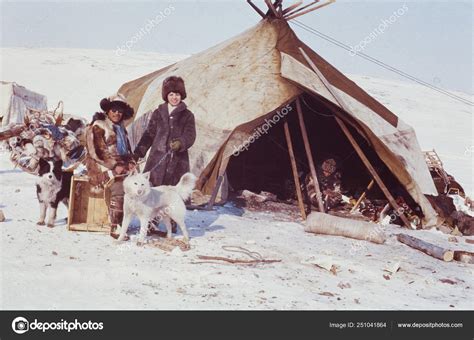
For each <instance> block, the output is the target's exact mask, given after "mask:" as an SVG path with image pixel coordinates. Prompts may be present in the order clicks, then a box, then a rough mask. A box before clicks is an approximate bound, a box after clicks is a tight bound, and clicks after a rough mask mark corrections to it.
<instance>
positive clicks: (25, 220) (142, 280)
mask: <svg viewBox="0 0 474 340" xmlns="http://www.w3.org/2000/svg"><path fill="white" fill-rule="evenodd" d="M0 53H1V75H0V79H1V80H5V81H15V82H17V83H18V84H21V85H24V86H26V87H27V88H29V89H31V90H33V91H36V92H39V93H42V94H45V95H47V96H48V102H49V106H50V107H54V106H55V105H56V103H57V102H58V101H59V100H63V101H64V103H65V111H66V112H68V113H73V114H77V115H81V116H84V117H90V116H91V115H92V113H93V112H95V111H96V110H97V109H98V108H99V105H98V103H99V101H100V99H101V98H103V97H105V96H108V95H110V94H112V93H113V92H114V91H116V90H117V89H118V87H119V86H120V85H121V84H122V83H124V82H126V81H128V80H131V79H134V78H137V77H139V76H142V75H144V74H146V73H149V72H152V71H154V70H156V69H158V68H161V67H163V66H165V65H167V64H169V63H171V62H173V61H176V60H178V59H180V58H183V57H185V56H172V55H162V54H156V53H138V52H136V53H129V54H128V55H127V56H123V57H118V56H116V55H115V54H114V51H106V50H80V49H26V48H7V49H0ZM351 78H352V79H353V80H355V81H356V82H357V83H359V84H360V85H361V86H362V87H363V88H364V89H366V90H367V91H368V92H369V93H371V94H372V95H373V96H375V97H376V98H377V99H378V100H380V101H381V102H382V103H383V104H385V105H387V106H388V107H389V108H390V109H391V110H393V112H395V113H396V114H398V115H399V116H400V117H401V118H402V119H403V120H405V121H406V122H407V123H409V124H411V125H412V126H413V127H414V128H415V130H416V131H417V134H418V137H419V140H420V143H421V145H422V148H423V149H432V148H435V149H436V150H437V151H438V153H439V154H440V155H441V157H442V159H443V161H444V162H445V166H446V169H447V170H448V171H449V172H450V173H452V174H453V175H454V176H455V177H456V178H457V179H458V180H459V182H461V183H462V184H463V185H464V186H465V188H466V190H467V191H468V192H470V193H471V195H472V192H473V190H472V189H473V186H472V178H473V176H472V169H473V167H472V157H473V156H474V155H473V151H474V150H473V147H472V146H473V145H474V142H473V139H472V131H473V121H472V107H469V106H467V105H465V104H460V103H457V102H455V101H452V100H451V99H449V98H446V97H443V96H441V95H439V94H437V93H436V92H431V91H430V90H428V89H425V88H424V87H421V86H418V85H411V84H407V83H401V82H394V81H388V80H380V79H374V78H368V77H364V76H351ZM459 95H463V96H465V97H466V98H469V96H467V95H465V94H459ZM470 100H472V97H471V98H470ZM34 181H35V178H34V177H33V176H31V175H28V174H26V173H22V172H20V171H19V170H14V169H12V166H11V163H10V162H9V160H8V155H7V154H6V153H4V152H3V153H0V209H2V210H3V211H4V213H5V215H6V221H5V222H3V223H0V233H1V234H0V235H1V237H0V259H1V260H0V261H1V262H0V292H1V294H0V308H1V309H115V308H116V309H142V308H143V309H472V308H473V306H474V303H473V300H472V298H467V297H468V296H471V295H472V294H471V293H470V291H471V290H472V284H473V282H472V277H473V274H474V269H473V265H467V264H462V263H458V262H452V263H444V262H442V261H439V260H436V259H433V258H431V257H429V256H427V255H425V254H422V253H420V252H418V251H415V250H413V249H410V248H408V247H406V246H405V245H402V244H400V243H399V242H397V241H396V239H395V238H394V236H393V235H392V234H394V233H397V232H400V231H401V230H400V228H393V227H388V228H387V230H386V232H387V234H388V235H392V236H390V237H389V239H388V241H387V243H386V244H384V245H375V244H371V243H368V242H363V241H354V240H350V239H347V238H342V237H331V236H315V235H312V234H308V233H305V232H304V231H303V227H302V225H301V224H299V223H293V222H283V221H275V219H274V217H273V216H272V215H269V214H266V213H249V212H245V211H241V210H239V209H237V208H235V207H233V206H232V205H231V204H229V205H227V206H226V207H222V208H218V209H217V210H216V211H213V212H203V211H189V212H188V214H187V218H186V222H187V224H188V228H189V230H190V234H191V237H192V240H191V245H192V249H191V250H190V251H188V252H184V253H183V252H181V251H180V250H178V249H176V250H175V251H173V252H172V253H166V252H164V251H162V250H160V249H155V248H150V247H144V248H138V247H136V246H135V245H134V244H133V243H130V242H128V243H124V244H122V245H117V244H116V243H114V242H113V241H112V240H111V238H110V237H108V236H107V235H102V234H93V233H78V232H69V231H67V230H66V229H65V227H64V223H65V222H64V217H65V216H66V210H65V209H63V208H61V209H60V211H59V216H58V219H59V221H58V224H57V227H56V228H54V229H49V228H45V227H39V226H36V224H35V222H36V219H37V217H38V207H37V202H36V198H35V188H34ZM403 231H404V232H407V233H410V234H413V235H417V236H419V237H422V238H424V239H426V240H431V241H433V242H435V243H437V244H440V245H444V246H446V247H449V248H453V247H455V248H456V249H464V250H468V251H474V247H473V246H472V245H471V244H467V243H466V241H465V240H466V239H467V238H466V237H458V240H459V243H456V244H455V243H450V242H448V235H445V234H442V233H440V232H437V231H406V230H403ZM470 239H473V238H472V237H470ZM132 240H133V239H132ZM225 245H234V246H242V247H245V248H248V249H249V250H252V251H256V252H259V253H260V254H261V255H262V256H263V257H265V258H270V259H281V260H282V262H280V263H274V264H265V265H261V266H257V267H240V266H235V265H230V264H228V265H225V264H216V263H195V262H197V255H199V254H201V255H214V256H226V257H228V256H236V257H244V255H242V254H240V255H239V254H232V253H228V252H227V251H225V250H224V249H222V246H225ZM348 254H349V255H350V256H348ZM314 259H319V260H321V259H324V261H325V262H328V261H329V262H331V263H332V264H334V265H335V266H336V267H337V274H336V275H334V274H333V273H330V272H328V271H326V270H324V269H322V268H319V267H315V266H314V265H311V264H309V262H312V260H314ZM397 262H399V263H400V265H401V269H400V270H399V271H398V272H397V273H395V274H388V273H387V272H386V271H384V268H387V267H392V266H393V265H394V264H395V263H397ZM384 275H385V277H384Z"/></svg>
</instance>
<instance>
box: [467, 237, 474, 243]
mask: <svg viewBox="0 0 474 340" xmlns="http://www.w3.org/2000/svg"><path fill="white" fill-rule="evenodd" d="M466 243H470V244H474V240H471V239H469V238H467V239H466Z"/></svg>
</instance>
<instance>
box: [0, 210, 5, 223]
mask: <svg viewBox="0 0 474 340" xmlns="http://www.w3.org/2000/svg"><path fill="white" fill-rule="evenodd" d="M0 222H5V214H4V213H3V210H0Z"/></svg>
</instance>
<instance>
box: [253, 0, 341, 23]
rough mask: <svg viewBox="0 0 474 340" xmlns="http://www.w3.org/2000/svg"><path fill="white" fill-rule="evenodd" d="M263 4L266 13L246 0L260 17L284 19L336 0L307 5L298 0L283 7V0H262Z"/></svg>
mask: <svg viewBox="0 0 474 340" xmlns="http://www.w3.org/2000/svg"><path fill="white" fill-rule="evenodd" d="M264 2H265V5H266V6H267V7H268V10H267V11H266V13H264V12H263V11H262V10H261V9H260V8H259V7H258V6H257V5H255V4H254V3H253V1H252V0H247V3H248V4H249V5H250V6H251V7H252V8H253V9H254V10H255V11H256V12H257V13H258V14H259V15H260V16H261V17H262V18H279V19H285V20H291V19H295V18H297V17H299V16H301V15H304V14H306V13H309V12H312V11H315V10H317V9H319V8H322V7H325V6H327V5H330V4H332V3H334V2H336V0H326V2H323V3H320V4H318V3H319V2H320V1H319V0H315V1H312V2H310V3H309V4H307V5H303V1H302V0H299V1H297V2H295V3H294V4H293V5H291V6H288V7H286V8H285V9H283V0H276V1H274V2H272V1H271V0H264Z"/></svg>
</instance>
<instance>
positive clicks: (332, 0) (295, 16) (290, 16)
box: [285, 0, 336, 20]
mask: <svg viewBox="0 0 474 340" xmlns="http://www.w3.org/2000/svg"><path fill="white" fill-rule="evenodd" d="M335 1H336V0H329V1H328V2H326V3H324V4H321V5H318V6H316V7H313V8H310V9H307V10H306V11H303V12H301V13H298V14H295V15H288V16H286V17H285V19H286V20H291V19H295V18H297V17H299V16H301V15H304V14H306V13H309V12H312V11H315V10H317V9H320V8H322V7H324V6H327V5H330V4H332V3H333V2H335Z"/></svg>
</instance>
